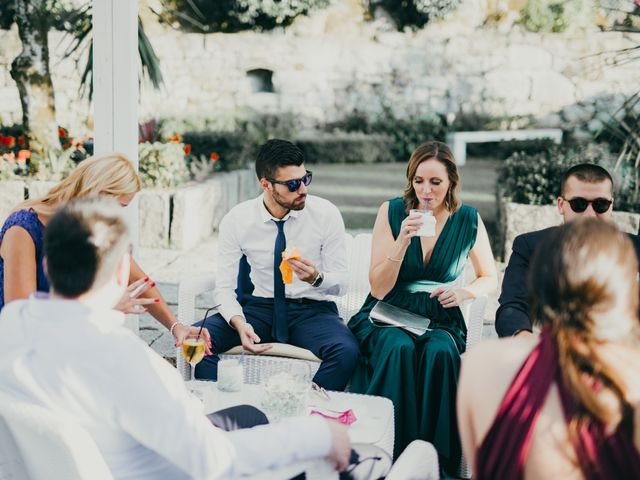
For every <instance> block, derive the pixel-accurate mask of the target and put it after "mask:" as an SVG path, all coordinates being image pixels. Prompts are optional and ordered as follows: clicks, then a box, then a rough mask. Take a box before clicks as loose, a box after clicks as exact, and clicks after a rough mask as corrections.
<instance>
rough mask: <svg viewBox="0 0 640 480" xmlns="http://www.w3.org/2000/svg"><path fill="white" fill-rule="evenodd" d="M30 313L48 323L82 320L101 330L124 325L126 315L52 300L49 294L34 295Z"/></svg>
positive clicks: (65, 300)
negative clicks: (59, 320)
mask: <svg viewBox="0 0 640 480" xmlns="http://www.w3.org/2000/svg"><path fill="white" fill-rule="evenodd" d="M27 308H28V312H29V314H30V315H31V316H33V317H35V318H39V319H46V321H47V322H51V321H55V319H57V318H59V319H62V320H71V319H74V320H75V319H82V320H83V321H84V320H86V321H89V322H91V323H93V324H94V325H96V326H97V327H98V328H100V329H108V330H110V329H113V328H115V327H117V326H122V325H123V324H124V314H123V313H122V312H118V311H116V310H111V309H108V308H95V307H89V306H88V305H85V304H84V303H81V302H78V301H77V300H67V299H64V298H51V297H50V296H49V294H48V293H45V292H36V293H32V294H31V296H30V297H29V300H28V306H27Z"/></svg>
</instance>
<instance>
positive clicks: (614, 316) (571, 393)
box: [458, 219, 640, 479]
mask: <svg viewBox="0 0 640 480" xmlns="http://www.w3.org/2000/svg"><path fill="white" fill-rule="evenodd" d="M637 276H638V263H637V259H636V255H635V253H634V249H633V245H632V243H631V241H630V240H629V238H628V236H627V235H625V234H623V233H621V232H620V231H618V230H617V229H616V228H615V227H614V226H613V225H611V224H607V223H603V222H599V221H596V220H593V219H586V220H576V221H574V222H571V223H569V224H566V225H564V226H562V227H559V228H558V229H556V230H555V231H554V232H553V233H550V234H549V235H548V236H546V237H545V239H544V240H543V241H542V242H541V244H540V245H539V247H538V249H537V253H536V254H535V256H534V260H533V261H532V263H531V270H530V272H529V291H530V292H532V304H531V305H532V312H531V316H532V318H533V319H534V322H535V323H537V325H539V326H540V328H541V333H540V335H539V337H536V336H531V337H526V338H520V337H512V338H509V339H503V340H496V341H491V342H485V343H484V344H481V345H479V346H478V347H477V348H475V349H474V350H472V351H471V352H469V353H468V354H467V355H466V358H464V359H463V365H462V372H461V378H460V386H459V390H458V421H459V426H460V435H461V437H462V442H463V446H464V451H465V453H466V454H467V456H468V458H469V459H470V461H472V462H473V463H472V465H474V466H475V470H474V478H478V479H488V478H509V479H518V478H527V479H529V478H534V479H535V478H563V479H567V478H587V479H609V478H615V479H627V478H629V479H631V478H640V451H639V450H638V449H639V447H640V411H639V410H640V321H639V319H638V305H639V287H638V278H637Z"/></svg>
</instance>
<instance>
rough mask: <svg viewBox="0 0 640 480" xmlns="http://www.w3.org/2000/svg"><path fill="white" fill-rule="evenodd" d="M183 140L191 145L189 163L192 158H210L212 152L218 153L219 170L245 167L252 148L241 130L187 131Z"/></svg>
mask: <svg viewBox="0 0 640 480" xmlns="http://www.w3.org/2000/svg"><path fill="white" fill-rule="evenodd" d="M182 140H183V141H184V143H185V144H188V145H191V154H190V155H189V156H188V158H187V163H188V164H190V163H191V159H192V158H201V157H204V158H205V159H208V158H210V157H211V154H212V153H216V154H217V155H218V156H219V158H220V161H219V162H217V170H234V169H238V168H245V167H246V166H247V163H248V161H249V158H250V157H249V154H250V151H251V149H252V146H251V145H250V144H249V142H247V139H246V137H245V136H244V135H243V134H242V133H241V132H185V133H184V134H183V135H182Z"/></svg>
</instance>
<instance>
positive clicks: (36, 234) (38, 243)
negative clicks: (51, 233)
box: [0, 208, 49, 310]
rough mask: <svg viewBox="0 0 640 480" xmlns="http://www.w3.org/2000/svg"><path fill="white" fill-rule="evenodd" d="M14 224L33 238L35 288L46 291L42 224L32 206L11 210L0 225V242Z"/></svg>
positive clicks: (0, 298) (0, 277)
mask: <svg viewBox="0 0 640 480" xmlns="http://www.w3.org/2000/svg"><path fill="white" fill-rule="evenodd" d="M15 226H18V227H22V228H24V229H25V230H26V231H27V233H29V235H30V236H31V240H33V244H34V245H35V247H36V290H37V291H39V292H48V291H49V281H48V280H47V277H46V275H45V274H44V267H43V265H42V258H43V256H44V248H43V240H44V225H43V224H42V222H41V221H40V219H39V218H38V214H37V213H36V212H35V211H34V210H33V209H32V208H30V209H29V210H18V211H17V212H13V213H12V214H11V215H9V217H8V218H7V219H6V220H5V222H4V225H3V226H2V231H0V243H2V239H3V238H4V234H5V233H6V231H7V230H9V229H10V228H11V227H15ZM2 307H4V259H3V258H2V257H0V310H2Z"/></svg>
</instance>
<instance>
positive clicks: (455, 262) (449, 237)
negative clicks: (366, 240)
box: [349, 197, 478, 472]
mask: <svg viewBox="0 0 640 480" xmlns="http://www.w3.org/2000/svg"><path fill="white" fill-rule="evenodd" d="M406 216H407V213H406V210H405V204H404V201H403V199H402V198H400V197H398V198H394V199H392V200H390V201H389V225H390V226H391V231H392V233H393V237H394V238H397V237H398V234H399V232H400V225H401V223H402V221H403V220H404V219H405V217H406ZM477 230H478V213H477V211H476V210H475V209H474V208H472V207H469V206H467V205H462V206H461V207H460V208H459V209H458V210H457V211H456V212H454V213H453V214H452V215H451V216H450V217H449V219H448V220H447V223H446V224H445V226H444V227H443V229H442V231H441V233H440V236H439V237H438V239H437V241H436V243H435V245H434V247H433V252H432V254H431V258H430V260H429V263H428V264H426V265H425V264H424V254H423V252H422V247H421V245H420V238H419V237H414V238H413V239H412V240H411V244H410V245H409V247H408V248H407V251H406V253H405V256H404V260H403V262H402V265H401V267H400V272H399V274H398V279H397V281H396V284H395V286H394V287H393V289H392V290H391V291H390V292H389V293H388V294H387V296H386V297H385V298H384V301H385V302H388V303H390V304H392V305H396V306H398V307H401V308H404V309H407V310H410V311H412V312H414V313H417V314H419V315H424V316H426V317H429V318H430V319H431V320H432V323H431V326H432V328H433V330H432V331H428V332H426V333H425V334H424V335H422V336H420V337H418V338H417V339H416V338H413V337H411V336H410V335H409V334H408V333H406V332H404V331H403V330H400V329H397V328H378V327H375V326H373V325H372V324H371V322H370V321H369V312H370V311H371V309H372V308H373V305H374V304H375V303H376V299H375V298H373V297H372V296H371V294H369V296H368V297H367V299H366V300H365V302H364V305H363V306H362V308H361V309H360V311H359V312H358V313H357V314H356V315H354V316H353V317H352V318H351V320H350V321H349V328H350V329H351V331H352V332H353V334H354V335H355V337H356V338H357V339H358V342H359V343H360V353H361V356H360V363H359V365H358V366H357V368H356V371H355V374H354V377H353V379H352V382H351V391H352V392H356V393H365V394H369V395H380V396H383V397H387V398H389V399H391V400H392V401H393V405H394V408H395V420H396V423H395V427H396V429H395V432H396V435H395V447H394V456H395V457H397V456H398V455H399V454H400V453H401V452H402V451H403V450H404V448H405V447H406V446H407V445H408V444H409V443H410V442H411V441H413V440H416V439H423V440H427V441H429V442H431V443H432V444H433V445H434V446H435V448H436V450H437V451H438V455H439V457H440V462H441V465H442V466H443V467H444V468H445V470H446V471H447V472H455V469H456V468H457V466H458V463H459V462H460V456H461V446H460V437H459V435H458V426H457V418H456V390H457V385H458V374H459V370H460V354H461V353H462V352H464V350H465V344H466V336H467V328H466V325H465V322H464V318H463V317H462V312H461V311H460V308H458V307H453V308H447V309H445V308H443V307H442V306H441V305H440V303H439V302H438V300H437V299H435V298H433V299H432V298H429V292H431V291H433V290H434V289H435V288H436V287H438V286H439V285H441V284H444V283H449V282H452V281H453V280H455V279H456V278H457V277H458V276H459V275H460V274H461V273H462V272H463V270H464V267H465V264H466V261H467V257H468V254H469V251H470V250H471V248H473V245H474V244H475V241H476V234H477Z"/></svg>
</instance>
